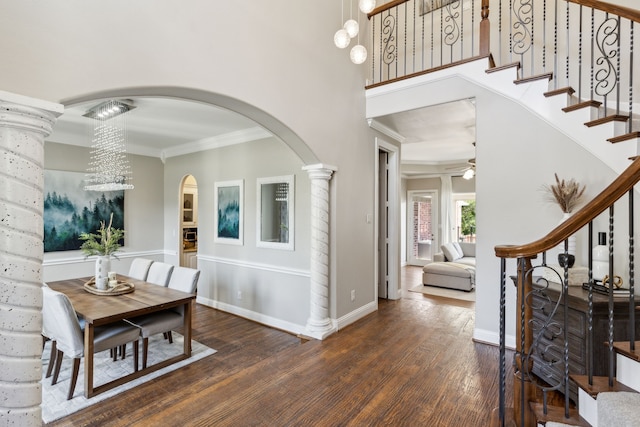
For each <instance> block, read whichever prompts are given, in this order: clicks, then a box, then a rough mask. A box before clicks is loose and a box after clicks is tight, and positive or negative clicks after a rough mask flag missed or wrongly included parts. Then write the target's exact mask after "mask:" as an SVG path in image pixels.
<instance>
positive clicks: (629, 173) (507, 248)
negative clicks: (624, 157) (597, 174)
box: [495, 157, 640, 258]
mask: <svg viewBox="0 0 640 427" xmlns="http://www.w3.org/2000/svg"><path fill="white" fill-rule="evenodd" d="M639 181H640V157H638V158H636V159H635V160H634V161H633V163H631V165H630V166H629V167H628V168H627V169H626V170H625V171H624V172H623V173H622V174H621V175H620V176H619V177H618V178H616V179H615V181H613V182H612V183H611V184H610V185H609V186H608V187H607V188H605V189H604V190H603V191H602V192H601V193H600V194H598V195H597V196H596V197H595V198H594V199H593V200H592V201H591V203H589V204H587V205H585V206H584V207H583V208H582V209H580V210H579V211H577V212H576V213H575V214H573V215H571V217H570V218H569V219H567V220H566V221H564V222H563V223H562V224H560V225H559V226H557V227H556V228H554V229H553V230H551V232H550V233H549V234H547V235H546V236H544V237H543V238H541V239H538V240H536V241H535V242H532V243H528V244H525V245H500V246H496V247H495V253H496V256H497V257H500V258H534V257H535V256H537V255H538V254H540V253H542V252H545V251H548V250H549V249H551V248H554V247H555V246H557V245H559V244H560V243H561V242H564V241H565V240H566V239H567V238H569V236H571V235H572V234H574V233H576V232H577V231H578V230H580V229H581V228H582V227H584V226H585V225H587V224H588V223H589V222H591V221H593V220H594V219H595V218H596V217H597V216H598V215H600V214H601V213H602V212H604V211H605V210H606V209H608V208H609V207H610V206H612V205H613V204H614V203H615V202H616V201H617V200H618V199H619V198H620V197H622V196H624V195H625V194H626V193H628V192H629V191H630V190H631V189H633V187H634V185H636V183H638V182H639Z"/></svg>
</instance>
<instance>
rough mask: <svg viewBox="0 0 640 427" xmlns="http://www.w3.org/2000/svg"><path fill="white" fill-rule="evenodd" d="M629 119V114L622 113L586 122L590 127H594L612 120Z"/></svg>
mask: <svg viewBox="0 0 640 427" xmlns="http://www.w3.org/2000/svg"><path fill="white" fill-rule="evenodd" d="M627 120H629V116H623V115H622V114H613V115H611V116H607V117H601V118H599V119H595V120H591V121H590V122H587V123H585V125H586V126H588V127H593V126H598V125H603V124H605V123H610V122H626V121H627Z"/></svg>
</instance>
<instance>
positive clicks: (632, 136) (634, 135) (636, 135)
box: [607, 132, 640, 144]
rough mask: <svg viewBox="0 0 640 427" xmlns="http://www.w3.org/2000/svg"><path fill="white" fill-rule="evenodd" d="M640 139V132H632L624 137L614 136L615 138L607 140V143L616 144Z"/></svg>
mask: <svg viewBox="0 0 640 427" xmlns="http://www.w3.org/2000/svg"><path fill="white" fill-rule="evenodd" d="M636 138H640V132H630V133H625V134H624V135H618V136H614V137H613V138H609V139H607V141H609V142H611V143H613V144H615V143H616V142H623V141H629V140H631V139H636Z"/></svg>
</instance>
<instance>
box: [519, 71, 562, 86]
mask: <svg viewBox="0 0 640 427" xmlns="http://www.w3.org/2000/svg"><path fill="white" fill-rule="evenodd" d="M551 79H553V73H544V74H538V75H537V76H530V77H525V78H523V79H518V80H514V81H513V82H514V83H515V84H517V85H519V84H523V83H529V82H535V81H537V80H551Z"/></svg>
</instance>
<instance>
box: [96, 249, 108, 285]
mask: <svg viewBox="0 0 640 427" xmlns="http://www.w3.org/2000/svg"><path fill="white" fill-rule="evenodd" d="M109 270H111V257H110V256H109V255H105V256H99V257H98V258H97V259H96V288H97V289H100V290H103V291H104V290H106V289H107V286H108V284H109Z"/></svg>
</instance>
